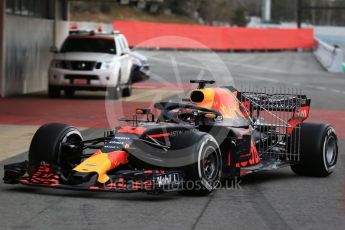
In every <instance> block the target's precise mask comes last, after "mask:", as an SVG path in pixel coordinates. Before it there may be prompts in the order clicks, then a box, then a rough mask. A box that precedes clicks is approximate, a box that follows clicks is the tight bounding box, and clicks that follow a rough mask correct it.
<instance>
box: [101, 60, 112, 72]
mask: <svg viewBox="0 0 345 230" xmlns="http://www.w3.org/2000/svg"><path fill="white" fill-rule="evenodd" d="M113 66H114V64H113V62H111V61H104V62H102V64H101V70H108V69H111V68H113Z"/></svg>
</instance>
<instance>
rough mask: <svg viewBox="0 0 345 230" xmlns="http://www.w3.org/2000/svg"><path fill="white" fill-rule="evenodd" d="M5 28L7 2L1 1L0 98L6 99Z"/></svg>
mask: <svg viewBox="0 0 345 230" xmlns="http://www.w3.org/2000/svg"><path fill="white" fill-rule="evenodd" d="M4 26H5V1H1V0H0V97H4V94H3V92H4V90H5V85H4V82H3V78H4V76H5V68H4V66H5V40H4V30H3V29H1V28H4Z"/></svg>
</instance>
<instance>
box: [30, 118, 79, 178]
mask: <svg viewBox="0 0 345 230" xmlns="http://www.w3.org/2000/svg"><path fill="white" fill-rule="evenodd" d="M82 140H83V137H82V135H81V134H80V132H79V130H78V129H77V128H75V127H73V126H69V125H65V124H58V123H52V124H46V125H43V126H41V127H40V128H39V129H38V130H37V131H36V133H35V135H34V137H33V138H32V141H31V144H30V149H29V163H30V165H33V166H38V165H40V164H41V163H42V162H44V163H48V164H52V165H56V166H59V167H60V170H61V175H62V176H65V177H67V175H68V174H69V173H70V171H71V170H72V169H73V168H74V167H75V166H76V165H77V164H79V163H80V162H81V155H82V150H81V149H79V150H78V149H77V150H72V149H70V148H67V147H66V145H65V144H71V145H75V146H81V142H82Z"/></svg>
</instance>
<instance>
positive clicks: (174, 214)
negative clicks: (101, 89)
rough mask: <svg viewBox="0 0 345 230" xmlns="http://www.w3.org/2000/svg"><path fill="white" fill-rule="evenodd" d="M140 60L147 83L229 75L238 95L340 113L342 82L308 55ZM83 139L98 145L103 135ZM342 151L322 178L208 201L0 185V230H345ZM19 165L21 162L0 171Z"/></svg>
mask: <svg viewBox="0 0 345 230" xmlns="http://www.w3.org/2000/svg"><path fill="white" fill-rule="evenodd" d="M143 54H145V55H147V56H149V57H150V60H151V65H152V68H151V70H152V75H153V77H152V78H151V79H150V80H149V82H157V81H158V82H164V81H165V82H166V81H168V82H176V81H182V82H188V81H189V80H190V79H194V78H196V77H197V76H205V77H206V76H208V75H211V76H212V75H213V78H215V79H216V80H217V81H218V82H221V83H220V84H222V83H223V82H226V81H230V80H231V79H230V77H229V75H228V73H227V69H228V71H230V72H231V75H232V76H233V79H234V82H235V84H236V86H238V87H243V88H245V87H248V85H250V86H252V87H255V86H260V87H267V88H271V87H275V88H302V89H303V91H304V93H306V94H308V95H310V96H311V98H312V99H313V101H314V103H313V106H315V107H317V108H320V109H330V110H334V109H337V110H345V100H344V99H345V87H344V86H345V76H344V75H343V74H329V73H326V72H325V71H324V70H323V69H322V68H321V67H320V66H319V65H318V63H317V62H316V60H315V59H314V57H313V56H312V54H310V53H296V52H285V53H218V54H217V57H219V58H220V59H219V60H218V61H216V60H214V59H213V58H214V56H213V55H212V54H210V53H205V52H173V51H155V52H153V51H145V52H143ZM171 63H173V64H171ZM205 63H208V65H207V66H206V67H205V66H204V65H205ZM208 67H211V68H208ZM201 70H204V71H201ZM176 78H177V80H176ZM83 135H84V136H85V138H91V137H96V136H99V135H103V130H101V129H89V130H86V131H84V132H83ZM12 144H15V142H14V143H12ZM344 150H345V141H344V140H341V141H340V143H339V152H340V157H339V160H338V165H337V169H336V172H335V173H334V174H332V175H331V176H330V177H328V178H309V177H299V176H296V175H294V174H293V173H292V172H291V170H290V169H289V168H284V169H280V170H277V171H272V172H262V173H259V174H255V175H250V176H248V177H245V178H243V179H242V180H241V182H240V184H239V186H238V187H237V188H234V189H220V190H217V191H216V192H215V193H213V194H212V195H211V196H208V197H186V196H181V195H179V194H176V193H171V194H163V195H160V196H153V195H147V194H144V193H136V194H115V193H91V192H86V193H85V192H83V193H80V192H76V191H63V190H57V191H56V190H50V189H37V188H30V187H24V186H21V185H18V186H9V185H4V184H3V183H0V191H1V193H0V211H1V218H0V229H65V230H66V229H150V230H153V229H272V230H273V229H345V218H344V216H345V215H344V214H345V210H344V208H345V191H344V188H345V187H344V182H345V175H344V173H343V172H344V170H345V169H344V163H345V160H344V159H345V158H344ZM25 158H26V154H25V153H23V154H20V155H18V156H16V157H14V158H11V159H7V160H5V161H3V162H1V163H0V167H1V168H3V165H4V164H7V163H10V162H17V161H21V160H24V159H25ZM0 176H1V177H2V176H3V171H2V170H0Z"/></svg>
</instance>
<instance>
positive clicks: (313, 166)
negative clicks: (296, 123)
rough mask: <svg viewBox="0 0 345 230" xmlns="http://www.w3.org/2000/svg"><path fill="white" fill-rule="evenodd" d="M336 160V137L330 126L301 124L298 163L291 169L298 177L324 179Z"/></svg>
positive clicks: (330, 171)
mask: <svg viewBox="0 0 345 230" xmlns="http://www.w3.org/2000/svg"><path fill="white" fill-rule="evenodd" d="M337 158H338V144H337V135H336V133H335V130H334V128H333V127H332V126H330V125H326V124H313V123H303V124H302V125H301V136H300V163H299V164H297V165H292V166H291V169H292V171H293V172H295V173H296V174H298V175H305V176H316V177H326V176H328V175H330V174H331V173H332V172H333V171H334V168H335V165H336V163H337Z"/></svg>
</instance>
